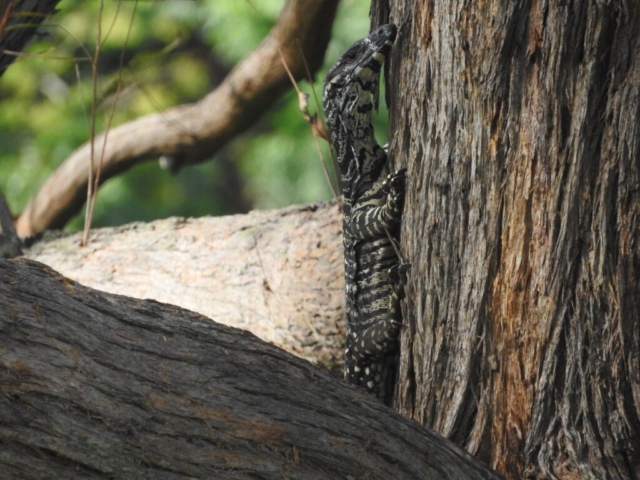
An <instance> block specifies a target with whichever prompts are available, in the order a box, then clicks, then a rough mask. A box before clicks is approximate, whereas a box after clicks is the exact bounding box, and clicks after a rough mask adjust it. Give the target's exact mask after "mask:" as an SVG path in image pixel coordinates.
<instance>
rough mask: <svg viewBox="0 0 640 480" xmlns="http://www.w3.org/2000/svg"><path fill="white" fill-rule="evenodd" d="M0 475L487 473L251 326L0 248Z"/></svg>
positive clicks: (477, 476)
mask: <svg viewBox="0 0 640 480" xmlns="http://www.w3.org/2000/svg"><path fill="white" fill-rule="evenodd" d="M0 311H1V312H2V315H0V332H1V335H0V367H1V368H0V391H1V392H2V395H0V425H2V428H1V429H0V446H1V448H0V466H1V468H2V476H3V478H20V479H25V480H27V479H37V478H80V477H81V478H159V479H173V478H175V479H177V478H194V477H196V478H228V479H235V478H238V479H239V478H265V479H267V478H268V479H271V478H273V479H281V478H300V479H320V478H323V479H324V478H407V479H414V478H422V479H434V480H435V479H442V478H456V479H497V478H499V477H498V476H497V475H496V474H494V473H492V472H491V471H490V470H489V469H488V468H487V467H484V466H483V465H482V464H480V463H479V462H477V461H476V460H475V459H473V458H472V457H470V456H469V455H468V454H466V453H465V452H464V451H462V450H460V449H459V448H457V447H455V446H454V445H453V444H452V443H451V442H449V441H447V440H445V439H443V438H441V437H440V436H438V435H436V434H434V433H432V432H430V431H428V430H426V429H424V428H422V427H420V426H419V425H418V424H416V423H414V422H411V421H410V420H408V419H406V418H404V417H402V416H400V415H399V414H397V413H395V412H393V411H392V410H391V409H388V408H386V407H384V406H383V405H382V404H380V403H379V402H377V401H376V400H375V399H373V398H371V397H370V396H369V395H367V394H366V393H365V392H363V391H361V390H359V389H357V388H355V387H352V386H350V385H348V384H346V382H343V381H341V380H338V379H336V378H334V377H332V376H331V375H329V374H328V373H326V372H324V371H322V370H319V369H318V368H316V367H313V366H312V365H310V364H309V363H308V362H305V361H303V360H300V359H297V358H295V357H293V356H291V355H289V354H287V353H285V352H283V351H282V350H279V349H277V348H276V347H273V346H272V345H269V344H267V343H264V342H261V341H260V340H258V339H257V338H255V337H254V336H253V335H251V334H247V333H244V332H242V331H240V330H236V329H233V328H230V327H226V326H222V325H219V324H216V323H214V322H211V321H210V320H208V319H206V318H204V317H202V316H200V315H198V314H194V313H192V312H189V311H187V310H182V309H180V308H178V307H174V306H171V305H166V304H161V303H158V302H155V301H151V300H147V301H141V300H135V299H131V298H128V297H123V296H118V295H112V294H107V293H102V292H98V291H95V290H92V289H89V288H87V287H83V286H81V285H79V284H77V283H75V282H73V281H71V280H69V279H67V278H65V277H63V276H61V275H59V274H57V273H56V272H54V271H52V270H50V269H49V268H48V267H46V266H44V265H42V264H40V263H37V262H33V261H29V260H20V261H12V260H0Z"/></svg>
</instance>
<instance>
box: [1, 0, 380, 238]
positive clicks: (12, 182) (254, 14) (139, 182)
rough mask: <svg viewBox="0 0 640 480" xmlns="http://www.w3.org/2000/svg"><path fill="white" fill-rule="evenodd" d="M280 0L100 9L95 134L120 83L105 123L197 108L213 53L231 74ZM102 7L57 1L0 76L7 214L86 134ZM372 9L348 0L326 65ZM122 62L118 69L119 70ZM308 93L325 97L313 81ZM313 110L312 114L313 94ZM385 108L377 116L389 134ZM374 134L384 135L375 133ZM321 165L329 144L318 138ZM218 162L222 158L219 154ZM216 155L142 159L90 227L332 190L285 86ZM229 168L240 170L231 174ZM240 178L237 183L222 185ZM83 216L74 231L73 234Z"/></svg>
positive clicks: (359, 31) (106, 193)
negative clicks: (187, 162)
mask: <svg viewBox="0 0 640 480" xmlns="http://www.w3.org/2000/svg"><path fill="white" fill-rule="evenodd" d="M283 4H284V0H260V1H255V0H252V1H249V0H202V1H197V2H196V1H188V0H170V1H163V2H144V1H140V2H135V1H131V0H129V1H122V2H117V1H111V2H104V10H103V12H102V23H101V25H102V29H101V38H102V42H101V52H100V58H99V62H98V65H99V89H98V91H99V98H98V106H99V108H98V115H97V118H96V122H97V124H96V128H97V131H102V130H103V129H104V128H105V127H106V125H107V119H108V117H109V115H110V112H111V109H112V106H113V101H114V94H115V89H116V85H117V81H118V79H119V78H122V80H123V83H124V85H125V88H124V90H123V91H122V92H121V94H120V97H119V100H118V103H117V107H116V109H115V113H114V118H113V123H112V126H115V125H118V124H121V123H124V122H126V121H128V120H131V119H134V118H137V117H139V116H141V115H145V114H148V113H152V112H157V111H161V110H163V109H166V108H169V107H172V106H175V105H179V104H182V103H186V102H192V101H196V100H197V99H199V98H201V97H202V96H204V95H206V94H207V93H208V92H209V91H210V90H211V89H212V88H213V81H214V76H215V75H214V74H213V73H212V65H211V62H210V59H209V58H207V57H205V56H203V54H202V49H197V48H195V49H194V48H191V47H192V46H193V44H194V42H195V43H196V44H199V45H203V46H205V47H206V49H209V48H211V49H213V51H214V52H215V55H216V56H217V57H218V58H221V59H223V61H224V62H226V63H227V66H228V68H230V67H231V66H232V65H233V64H235V63H236V62H238V61H239V60H240V59H241V58H242V57H243V56H245V55H246V54H248V53H249V52H251V51H252V50H253V49H254V48H255V47H256V46H257V45H259V43H260V42H261V41H262V39H263V38H264V37H265V36H266V35H267V33H268V32H269V30H270V28H271V27H272V26H273V24H274V22H275V19H276V18H277V15H278V13H279V11H280V9H281V7H282V5H283ZM99 7H100V2H99V1H96V2H84V1H80V0H63V1H61V2H60V4H59V9H60V13H59V14H57V15H56V16H55V17H53V18H52V19H50V20H49V21H48V22H47V24H46V26H45V31H46V33H47V34H46V35H44V36H40V37H39V38H37V39H36V40H35V41H34V42H33V43H32V44H31V46H30V47H29V49H28V52H29V53H30V56H29V57H26V58H21V59H18V61H16V62H15V63H14V64H13V65H12V66H11V67H10V68H9V69H8V70H7V72H5V74H4V75H3V76H2V77H0V102H1V104H0V145H2V149H1V150H0V189H1V190H2V191H3V192H4V193H5V194H6V196H7V199H8V202H9V204H10V206H11V208H12V210H13V211H14V212H19V211H20V210H22V208H24V206H25V205H26V203H27V201H28V200H29V199H30V198H31V197H32V196H33V195H34V194H35V193H36V192H37V190H38V188H39V187H40V186H41V185H42V183H43V182H44V180H45V179H46V178H47V177H48V175H49V174H50V173H51V172H53V171H54V170H55V168H56V167H57V166H59V165H60V164H61V163H62V162H63V161H64V160H65V158H67V157H68V156H69V155H70V154H71V153H72V152H73V150H74V149H76V148H77V147H79V146H80V145H82V144H83V143H84V142H86V141H87V140H88V139H89V112H90V109H91V95H92V83H91V64H90V61H89V57H90V56H92V55H94V51H95V48H96V36H97V33H98V29H97V26H98V23H99V15H100V8H99ZM368 26H369V19H368V5H366V4H365V2H358V1H355V0H344V1H343V2H342V5H341V7H340V9H339V14H338V18H337V20H336V24H335V26H334V29H333V34H334V39H333V40H332V42H331V44H330V47H329V50H328V52H327V56H326V61H325V68H324V69H323V70H322V71H321V72H320V73H319V75H318V79H320V80H321V79H322V78H324V74H325V73H326V70H327V68H328V67H329V66H330V65H331V64H332V63H333V62H334V61H335V60H336V58H337V57H338V56H339V55H340V53H341V52H343V51H344V50H345V49H346V48H347V47H348V46H349V45H350V44H351V43H353V42H354V41H355V40H357V39H358V38H360V37H362V36H364V35H366V33H367V31H368ZM121 58H123V59H124V65H125V67H124V68H121ZM320 80H319V81H317V82H316V84H315V86H314V87H312V86H311V85H308V84H306V83H304V82H303V83H302V85H301V87H302V88H303V90H304V91H306V92H307V93H311V89H312V88H315V90H316V94H317V95H318V96H321V94H322V86H321V81H320ZM311 110H312V111H314V112H315V111H316V110H317V107H316V106H315V103H314V101H313V97H311ZM385 115H386V114H385V112H381V118H382V122H383V124H382V125H378V126H377V129H376V131H377V133H378V134H380V133H381V132H383V131H384V130H385V127H384V126H383V125H384V117H385ZM379 136H380V135H379ZM321 146H322V148H323V152H324V155H325V158H326V159H328V157H329V150H328V147H327V146H326V144H325V143H324V142H321ZM220 156H222V157H224V159H225V160H226V161H225V162H222V161H221V160H220V158H222V157H220ZM220 156H218V157H217V158H213V159H212V161H210V162H206V163H204V164H202V165H198V166H195V167H188V168H186V169H184V170H183V171H181V172H180V173H179V174H178V175H176V176H171V175H170V174H169V173H167V172H166V171H164V170H161V169H160V168H159V166H158V163H157V162H148V163H146V164H144V165H141V166H138V167H136V168H134V169H132V170H131V171H129V172H127V173H125V174H123V175H120V176H118V177H117V178H115V179H112V180H110V181H108V182H107V183H105V184H104V185H103V186H102V187H101V189H100V193H99V195H98V201H97V203H96V214H95V216H94V226H101V225H116V224H122V223H126V222H129V221H133V220H151V219H154V218H162V217H166V216H170V215H184V216H198V215H207V214H214V215H217V214H225V213H230V212H236V211H240V210H245V209H246V208H247V207H250V206H253V207H255V208H276V207H283V206H286V205H289V204H292V203H301V202H310V201H315V200H320V199H328V198H330V196H331V193H330V189H329V187H328V185H327V182H326V180H325V176H324V173H323V171H322V167H321V162H320V159H319V155H318V152H317V149H316V146H315V141H314V139H313V137H312V135H311V132H310V129H309V126H308V125H307V123H306V122H305V121H304V119H303V118H302V115H301V113H300V111H299V110H298V106H297V97H296V95H295V93H294V92H293V90H292V91H291V93H289V94H287V95H286V96H285V97H284V98H283V99H282V100H281V101H280V102H279V103H278V105H277V107H276V108H274V109H273V110H272V112H270V113H269V114H268V115H267V116H265V117H264V118H263V119H261V120H260V122H259V123H258V125H256V126H255V127H254V128H252V129H251V131H250V132H248V133H246V134H245V135H243V136H242V138H240V139H236V140H235V141H233V142H232V143H230V144H229V146H228V147H227V148H226V149H224V151H223V152H221V153H220ZM234 169H236V170H237V171H231V170H234ZM234 179H239V180H238V182H239V183H238V188H235V189H233V188H228V187H229V184H230V183H231V184H234V183H233V182H234V181H235V180H234ZM81 220H82V216H79V217H78V218H77V219H76V220H75V221H74V222H72V224H71V226H70V228H80V227H81Z"/></svg>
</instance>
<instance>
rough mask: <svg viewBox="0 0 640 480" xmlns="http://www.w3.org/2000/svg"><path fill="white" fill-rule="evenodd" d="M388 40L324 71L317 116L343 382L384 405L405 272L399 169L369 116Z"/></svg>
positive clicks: (381, 36) (382, 35) (386, 31)
mask: <svg viewBox="0 0 640 480" xmlns="http://www.w3.org/2000/svg"><path fill="white" fill-rule="evenodd" d="M395 36H396V27H395V25H383V26H381V27H378V28H377V29H376V30H374V31H373V32H372V33H371V34H370V35H369V36H368V37H366V38H364V39H362V40H359V41H358V42H356V43H355V44H354V45H353V46H352V47H351V48H350V49H349V50H347V51H346V52H345V53H344V54H343V55H342V57H341V58H340V60H338V62H337V63H336V64H335V65H334V66H333V67H332V68H331V70H329V73H328V74H327V77H326V79H325V86H324V112H325V116H326V118H327V126H328V128H329V131H330V133H331V143H332V145H333V148H334V150H335V152H336V155H337V159H338V165H339V167H340V183H341V188H342V193H343V195H344V211H343V215H344V218H343V236H344V257H345V284H346V303H347V336H346V342H345V343H346V348H345V378H346V379H347V380H348V381H349V382H350V383H353V384H356V385H360V386H362V387H364V388H365V389H367V390H368V391H369V392H371V393H373V394H375V395H376V396H377V397H378V398H380V399H381V400H383V401H384V402H385V403H387V404H389V403H390V402H391V399H392V396H393V388H394V384H395V363H396V358H397V353H398V334H399V331H400V328H401V326H402V313H401V310H400V300H401V299H402V297H403V296H404V283H405V276H406V271H407V270H408V268H409V265H408V264H400V263H399V259H398V256H397V254H396V251H395V249H394V246H393V244H392V242H393V241H394V240H393V236H397V232H398V229H399V228H398V227H399V224H400V219H401V216H402V207H403V204H404V191H405V171H406V169H401V170H398V171H397V172H395V173H393V174H391V175H388V168H387V154H386V153H385V151H384V150H383V149H382V148H381V147H380V146H379V145H378V143H377V142H376V139H375V137H374V134H373V126H372V125H371V111H372V110H373V108H374V106H375V105H374V104H375V101H376V99H377V92H378V84H379V79H380V69H381V67H382V65H383V63H384V60H385V57H386V55H387V54H388V52H389V51H390V49H391V46H392V45H393V41H394V40H395Z"/></svg>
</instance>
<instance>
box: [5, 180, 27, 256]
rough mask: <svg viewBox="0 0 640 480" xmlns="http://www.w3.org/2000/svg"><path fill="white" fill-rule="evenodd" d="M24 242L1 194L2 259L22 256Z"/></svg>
mask: <svg viewBox="0 0 640 480" xmlns="http://www.w3.org/2000/svg"><path fill="white" fill-rule="evenodd" d="M21 247H22V242H21V241H20V238H18V235H17V233H16V229H15V228H14V226H13V219H12V218H11V212H9V207H8V206H7V202H6V201H5V199H4V195H3V194H2V192H0V257H2V258H13V257H17V256H18V255H22V248H21Z"/></svg>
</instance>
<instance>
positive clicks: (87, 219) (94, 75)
mask: <svg viewBox="0 0 640 480" xmlns="http://www.w3.org/2000/svg"><path fill="white" fill-rule="evenodd" d="M103 10H104V0H100V7H99V10H98V25H97V32H96V48H95V50H94V55H93V61H92V62H91V81H92V84H93V93H92V98H91V147H90V148H91V153H90V159H89V181H88V182H87V206H86V208H85V215H84V229H83V230H82V241H81V242H80V246H82V247H84V246H86V245H87V241H88V239H89V229H90V228H91V217H92V213H93V212H92V209H91V208H89V207H90V205H91V198H92V197H93V186H94V182H93V161H94V159H95V139H96V109H97V104H98V59H99V58H100V46H101V44H100V40H101V37H102V12H103Z"/></svg>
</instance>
